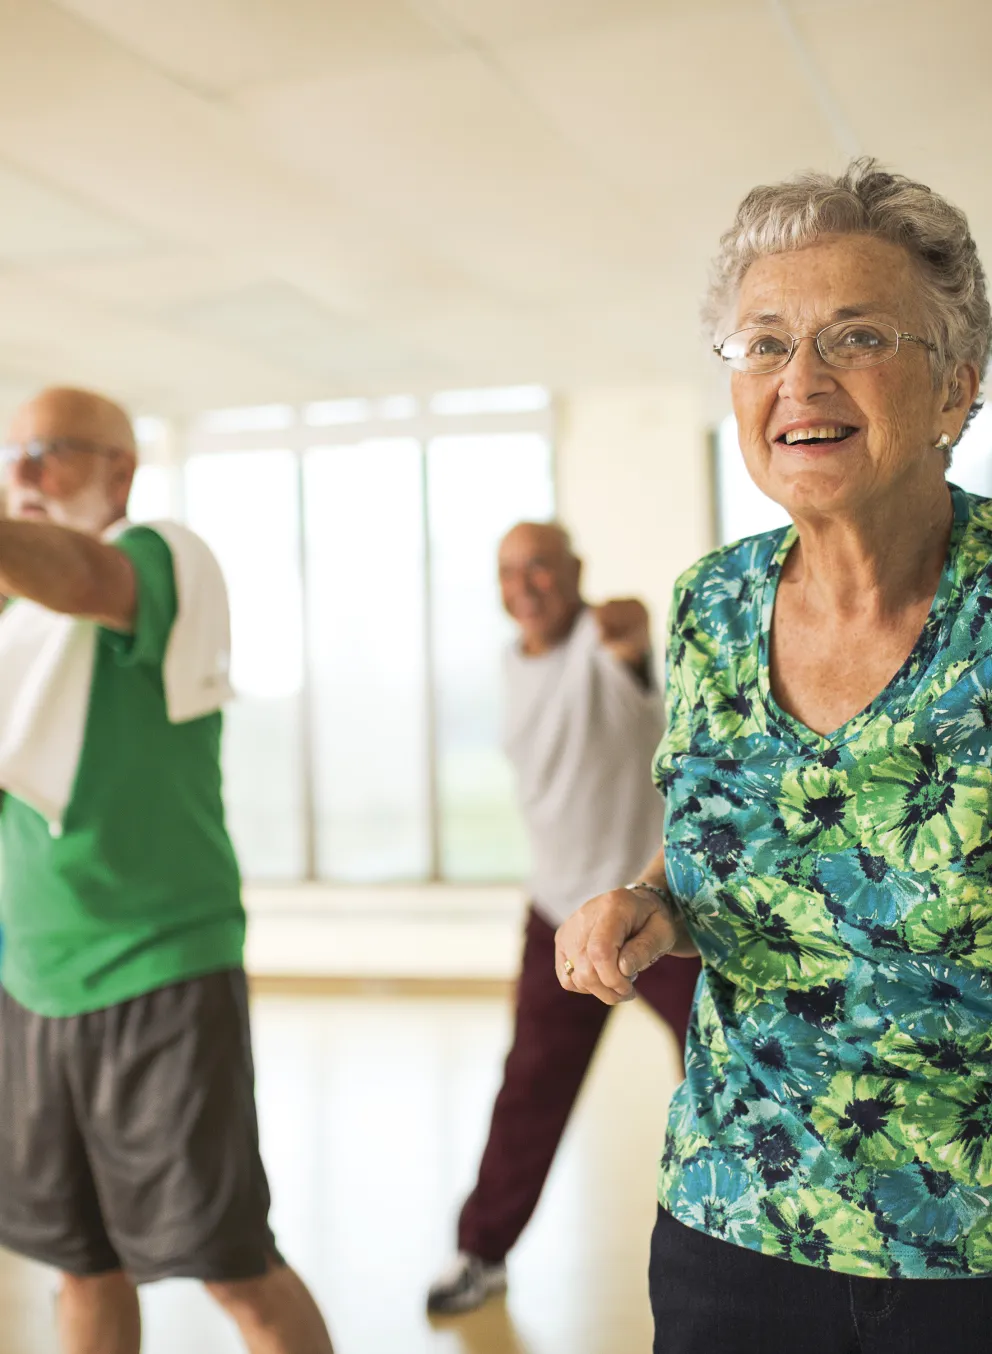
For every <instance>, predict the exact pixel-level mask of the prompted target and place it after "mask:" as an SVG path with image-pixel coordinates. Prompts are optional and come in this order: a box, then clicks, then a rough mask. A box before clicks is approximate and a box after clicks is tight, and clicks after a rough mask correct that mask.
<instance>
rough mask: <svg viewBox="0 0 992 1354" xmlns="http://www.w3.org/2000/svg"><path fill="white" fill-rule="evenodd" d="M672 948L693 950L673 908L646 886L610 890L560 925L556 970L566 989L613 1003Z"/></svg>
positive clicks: (624, 998) (624, 997) (630, 994)
mask: <svg viewBox="0 0 992 1354" xmlns="http://www.w3.org/2000/svg"><path fill="white" fill-rule="evenodd" d="M673 950H677V951H678V952H679V953H680V954H693V953H694V952H695V951H694V950H693V948H692V944H691V942H690V941H689V940H688V938H687V936H686V933H685V927H684V924H683V922H682V920H681V918H680V917H679V915H678V913H677V912H676V910H675V908H674V907H670V908H666V907H665V905H664V904H663V903H662V902H661V900H660V899H659V898H658V897H656V896H655V895H654V894H651V893H648V892H647V891H646V890H644V891H642V890H639V889H613V890H612V891H611V892H610V893H601V894H600V895H599V897H598V898H593V899H592V900H591V902H588V903H586V904H585V906H584V907H580V908H579V910H578V912H576V913H574V915H573V916H571V917H569V919H568V921H566V922H565V923H564V925H562V926H560V927H559V928H558V932H557V934H556V935H555V969H556V971H557V974H558V981H559V982H560V983H561V985H562V987H563V988H564V989H565V991H566V992H589V993H592V995H593V996H596V997H599V999H600V1001H605V1002H606V1004H607V1006H616V1005H617V1003H618V1002H621V1001H630V1000H631V998H632V997H633V996H634V979H635V978H636V977H637V975H638V974H639V973H643V971H644V970H645V969H646V968H650V967H651V965H652V964H653V963H655V961H656V960H658V959H660V958H661V957H662V955H665V954H670V953H671V952H672V951H673Z"/></svg>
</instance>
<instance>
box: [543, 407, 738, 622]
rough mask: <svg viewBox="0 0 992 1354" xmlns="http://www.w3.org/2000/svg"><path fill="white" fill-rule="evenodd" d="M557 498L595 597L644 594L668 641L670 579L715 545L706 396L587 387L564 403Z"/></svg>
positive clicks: (588, 592)
mask: <svg viewBox="0 0 992 1354" xmlns="http://www.w3.org/2000/svg"><path fill="white" fill-rule="evenodd" d="M557 443H558V502H559V513H560V516H561V519H562V521H563V522H564V523H565V524H566V525H567V526H568V527H569V528H571V530H572V532H573V534H574V537H575V543H576V547H577V550H578V553H579V554H580V555H581V556H582V557H583V559H584V560H585V567H586V574H585V592H586V595H587V596H588V597H589V599H590V600H591V601H601V600H603V599H604V598H606V597H617V596H639V597H641V598H643V599H644V601H645V602H646V603H647V604H648V605H649V606H650V608H651V612H652V616H653V618H654V625H655V638H656V643H657V644H658V646H659V648H660V647H661V644H662V636H663V633H664V623H665V616H666V614H667V611H668V605H669V601H670V599H671V590H672V584H673V583H674V581H675V578H676V576H677V575H678V574H679V572H680V571H681V570H682V569H684V568H686V566H687V565H689V564H691V563H692V562H693V560H695V559H697V558H698V557H699V556H700V555H701V554H703V553H704V552H705V551H706V550H708V549H709V548H710V546H711V545H712V527H711V518H712V507H711V490H710V456H709V447H708V440H707V426H706V420H705V414H704V401H703V393H702V391H700V390H697V389H695V388H693V387H691V386H671V387H661V386H659V387H640V388H617V389H596V390H584V391H580V392H576V393H574V394H572V395H569V396H566V397H564V398H563V399H562V400H561V403H560V406H559V425H558V437H557Z"/></svg>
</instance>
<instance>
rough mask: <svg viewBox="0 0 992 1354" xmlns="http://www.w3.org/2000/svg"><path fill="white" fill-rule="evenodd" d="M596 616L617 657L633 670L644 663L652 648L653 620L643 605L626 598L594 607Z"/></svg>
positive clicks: (631, 598) (605, 645)
mask: <svg viewBox="0 0 992 1354" xmlns="http://www.w3.org/2000/svg"><path fill="white" fill-rule="evenodd" d="M592 614H593V615H594V616H595V617H596V624H597V625H598V626H599V636H600V639H601V640H602V642H603V645H604V647H605V648H607V649H608V650H609V651H610V653H611V654H613V656H614V657H615V658H618V659H619V660H620V661H621V663H628V664H629V665H630V666H631V667H636V666H637V665H638V663H643V661H644V659H645V658H646V657H647V656H648V653H649V652H650V649H651V618H650V616H649V615H648V609H647V607H646V606H645V605H644V603H643V602H639V601H638V600H637V598H636V597H624V598H621V599H618V600H616V601H613V602H604V603H603V605H602V606H594V607H593V608H592Z"/></svg>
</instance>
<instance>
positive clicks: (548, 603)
mask: <svg viewBox="0 0 992 1354" xmlns="http://www.w3.org/2000/svg"><path fill="white" fill-rule="evenodd" d="M581 575H582V564H581V562H580V561H579V560H578V559H577V558H576V556H575V553H574V551H573V550H572V542H571V538H570V537H569V534H568V532H567V531H566V530H565V528H564V527H562V526H559V525H558V524H557V523H556V522H519V523H518V524H517V525H516V526H515V527H513V529H512V530H511V531H508V532H507V534H506V535H505V536H504V537H503V540H502V542H501V544H500V547H499V583H500V591H501V592H502V595H503V606H504V607H505V609H506V611H507V613H508V614H509V615H510V616H512V617H513V619H514V620H515V621H516V622H517V624H518V625H519V626H520V630H521V636H522V640H523V648H524V651H525V653H528V654H540V653H545V652H547V650H548V649H550V648H553V647H554V646H555V645H556V644H559V643H561V641H562V640H563V639H565V638H566V637H567V635H568V634H569V632H570V631H571V628H572V626H573V625H574V624H575V619H576V617H577V616H578V614H579V611H580V610H581V609H582V597H581V595H580V592H579V582H580V579H581Z"/></svg>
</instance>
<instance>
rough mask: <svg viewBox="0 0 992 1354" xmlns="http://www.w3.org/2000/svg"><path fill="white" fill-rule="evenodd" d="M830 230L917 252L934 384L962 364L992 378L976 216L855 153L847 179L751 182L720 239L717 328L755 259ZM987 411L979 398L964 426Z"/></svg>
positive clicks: (712, 309)
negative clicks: (973, 227)
mask: <svg viewBox="0 0 992 1354" xmlns="http://www.w3.org/2000/svg"><path fill="white" fill-rule="evenodd" d="M823 235H875V236H877V237H878V238H879V239H882V240H888V241H889V242H890V243H891V244H897V245H901V246H902V247H903V248H904V249H906V250H907V251H908V252H909V254H910V255H911V256H912V258H913V260H914V262H915V263H916V267H917V272H918V274H919V278H920V290H921V292H922V295H923V302H924V307H925V313H926V315H927V326H928V327H927V337H928V338H929V339H930V341H931V342H932V343H933V344H934V346H935V348H936V351H935V352H933V353H931V354H930V362H931V368H932V371H933V377H934V383H935V384H939V383H940V381H941V380H943V379H944V377H945V376H946V375H947V373H948V372H949V371H950V370H951V369H952V368H953V367H954V366H955V365H956V364H957V363H959V362H971V363H974V365H975V366H976V367H977V368H978V372H979V375H980V377H982V378H983V379H984V376H985V370H986V367H987V365H988V360H989V345H990V342H992V313H990V310H989V299H988V294H987V291H986V283H985V270H984V268H983V267H982V264H981V261H980V260H979V257H978V250H977V248H976V247H975V241H974V240H973V239H972V236H971V231H970V230H969V228H968V221H967V218H966V217H965V214H964V212H962V211H961V210H960V209H959V208H958V207H954V206H952V205H951V203H949V202H948V201H947V200H946V199H945V198H942V197H940V196H939V195H938V194H937V193H935V192H933V190H932V189H930V188H928V187H927V186H926V185H925V184H922V183H916V182H915V181H914V180H913V179H909V178H907V177H906V176H905V175H903V174H890V173H889V172H888V171H887V170H884V169H882V168H881V167H880V165H879V164H878V161H877V160H874V159H870V158H867V157H866V158H862V159H859V160H853V161H852V162H851V163H850V164H849V165H848V167H847V169H846V170H845V172H844V173H843V174H842V175H841V176H840V177H839V178H834V177H833V176H832V175H830V174H815V173H808V174H801V175H799V176H798V177H797V178H795V179H791V180H789V181H787V182H785V183H776V184H771V185H763V186H761V187H758V188H752V190H751V192H750V193H748V195H747V197H746V198H745V199H744V201H743V202H742V203H741V205H740V207H739V208H738V210H737V219H736V220H735V221H734V224H733V225H732V226H731V228H730V229H729V230H728V231H727V232H726V234H725V235H724V236H723V237H722V239H721V240H720V252H719V253H718V254H717V257H716V260H715V263H714V268H713V277H712V282H711V285H710V289H709V294H708V296H707V298H706V304H705V307H704V311H703V315H704V319H705V321H706V323H707V327H708V329H709V331H710V332H711V333H716V332H717V330H718V328H719V327H720V326H721V325H722V324H723V323H724V322H725V320H726V316H727V314H728V312H729V310H730V308H731V306H732V304H733V302H734V299H735V297H736V295H737V292H738V289H739V288H740V285H741V281H742V279H743V277H744V274H745V273H746V272H747V270H748V268H750V266H751V264H752V263H754V261H755V260H756V259H760V258H764V257H765V256H766V255H768V254H781V253H785V252H786V251H787V250H792V249H803V248H805V247H806V246H808V245H811V244H813V243H814V242H815V241H816V240H817V239H819V238H820V237H821V236H823ZM980 408H981V401H978V400H976V401H975V403H974V404H973V405H972V407H971V409H970V410H969V411H968V416H967V418H966V420H965V427H967V425H968V423H970V422H971V420H972V418H973V417H974V415H975V414H976V413H977V412H978V410H979V409H980Z"/></svg>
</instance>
